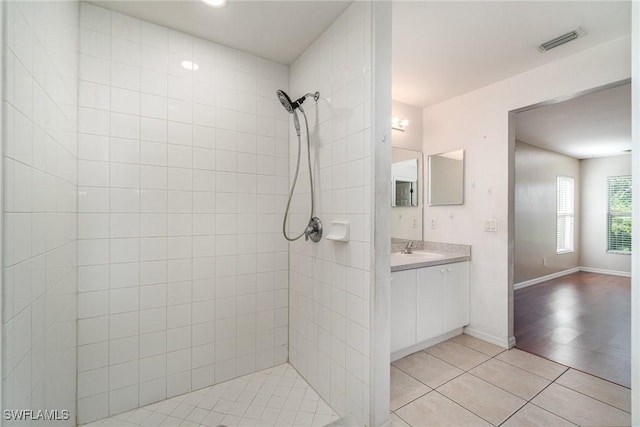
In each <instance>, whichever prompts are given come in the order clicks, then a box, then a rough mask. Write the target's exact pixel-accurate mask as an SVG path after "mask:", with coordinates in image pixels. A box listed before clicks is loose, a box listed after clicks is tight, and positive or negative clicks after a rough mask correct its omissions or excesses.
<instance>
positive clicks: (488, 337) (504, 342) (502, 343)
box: [464, 326, 515, 348]
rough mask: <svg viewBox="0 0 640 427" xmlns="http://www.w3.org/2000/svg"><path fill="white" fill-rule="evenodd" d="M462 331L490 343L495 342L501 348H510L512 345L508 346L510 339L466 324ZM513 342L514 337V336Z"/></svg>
mask: <svg viewBox="0 0 640 427" xmlns="http://www.w3.org/2000/svg"><path fill="white" fill-rule="evenodd" d="M464 333H465V334H467V335H471V336H472V337H475V338H478V339H479V340H482V341H486V342H489V343H491V344H495V345H497V346H499V347H502V348H511V347H513V346H511V347H510V346H509V344H510V341H511V339H510V338H509V339H507V338H502V337H499V336H496V335H492V334H488V333H486V332H482V331H479V330H478V329H475V328H472V327H470V326H467V327H465V328H464ZM514 342H515V338H514Z"/></svg>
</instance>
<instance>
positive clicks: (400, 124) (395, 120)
mask: <svg viewBox="0 0 640 427" xmlns="http://www.w3.org/2000/svg"><path fill="white" fill-rule="evenodd" d="M408 124H409V120H407V119H403V118H402V117H398V116H393V117H392V118H391V128H392V129H395V130H399V131H402V132H404V131H405V130H406V129H407V125H408Z"/></svg>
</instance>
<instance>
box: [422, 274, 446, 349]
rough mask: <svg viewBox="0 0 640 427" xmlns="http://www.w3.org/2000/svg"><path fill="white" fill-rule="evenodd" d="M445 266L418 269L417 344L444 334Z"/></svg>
mask: <svg viewBox="0 0 640 427" xmlns="http://www.w3.org/2000/svg"><path fill="white" fill-rule="evenodd" d="M444 276H445V269H444V266H435V267H427V268H420V269H418V298H417V303H418V325H417V338H418V339H417V342H422V341H425V340H428V339H431V338H434V337H437V336H438V335H441V334H442V333H444V323H443V315H444V313H443V310H444V309H443V305H442V302H443V301H444V293H443V292H444V291H443V287H444Z"/></svg>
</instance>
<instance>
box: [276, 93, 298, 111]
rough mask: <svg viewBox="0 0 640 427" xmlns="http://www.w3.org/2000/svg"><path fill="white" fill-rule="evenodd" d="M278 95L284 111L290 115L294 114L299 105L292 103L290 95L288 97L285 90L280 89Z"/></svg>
mask: <svg viewBox="0 0 640 427" xmlns="http://www.w3.org/2000/svg"><path fill="white" fill-rule="evenodd" d="M276 95H278V101H280V104H282V106H283V107H284V109H285V110H287V111H288V112H289V114H293V111H294V110H295V109H296V108H297V107H298V103H297V102H296V103H294V102H293V101H291V98H289V95H287V94H286V93H285V91H283V90H279V89H278V90H277V91H276Z"/></svg>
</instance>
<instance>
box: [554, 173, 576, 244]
mask: <svg viewBox="0 0 640 427" xmlns="http://www.w3.org/2000/svg"><path fill="white" fill-rule="evenodd" d="M556 183H557V192H556V252H557V253H559V254H561V253H565V252H573V187H574V183H573V178H571V177H568V176H558V178H557V182H556Z"/></svg>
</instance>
